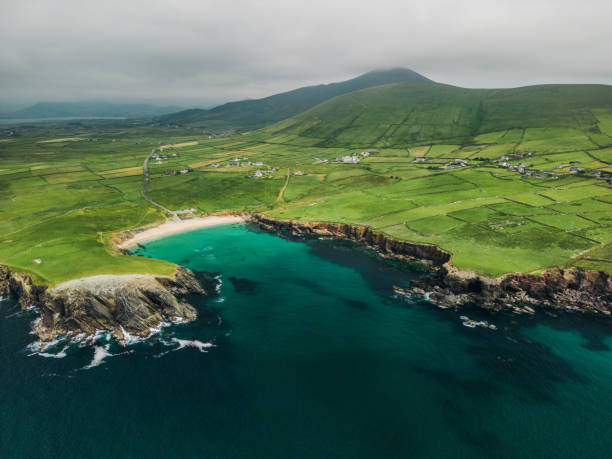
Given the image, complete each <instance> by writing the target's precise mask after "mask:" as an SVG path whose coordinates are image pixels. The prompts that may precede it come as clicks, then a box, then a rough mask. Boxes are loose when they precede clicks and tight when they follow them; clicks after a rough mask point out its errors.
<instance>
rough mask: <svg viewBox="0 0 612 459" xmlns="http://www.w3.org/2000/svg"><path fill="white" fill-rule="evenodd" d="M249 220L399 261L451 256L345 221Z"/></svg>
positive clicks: (433, 261) (437, 262)
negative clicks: (355, 246) (353, 245)
mask: <svg viewBox="0 0 612 459" xmlns="http://www.w3.org/2000/svg"><path fill="white" fill-rule="evenodd" d="M251 222H252V223H255V224H256V225H258V226H260V227H261V228H263V229H265V230H268V231H275V232H287V233H289V234H291V235H293V236H327V237H334V238H338V239H346V240H349V241H354V242H357V243H359V244H360V245H363V246H365V247H367V248H369V249H372V250H375V251H376V252H378V253H379V254H380V255H381V256H384V257H388V258H395V259H399V260H402V261H413V262H419V263H423V264H426V265H430V266H441V265H443V264H444V263H446V262H448V261H449V260H450V258H451V255H450V253H448V252H446V251H444V250H442V249H440V248H438V247H436V246H435V245H430V244H417V243H413V242H407V241H398V240H397V239H393V238H390V237H388V236H386V235H384V234H382V233H378V232H375V231H373V230H372V229H371V228H369V227H367V226H357V225H349V224H346V223H327V222H298V221H295V220H276V219H273V218H269V217H266V216H263V215H254V216H252V217H251Z"/></svg>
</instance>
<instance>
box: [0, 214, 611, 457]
mask: <svg viewBox="0 0 612 459" xmlns="http://www.w3.org/2000/svg"><path fill="white" fill-rule="evenodd" d="M134 255H135V256H149V257H155V258H161V259H165V260H169V261H172V262H175V263H179V264H181V265H184V266H186V267H188V268H190V269H192V270H195V271H207V272H210V273H213V274H214V275H215V276H216V278H217V279H218V280H219V282H220V287H219V288H218V292H217V295H215V296H213V297H211V298H208V299H205V300H203V299H201V298H193V299H192V300H193V301H194V306H196V307H197V308H198V309H199V310H201V311H204V310H206V309H207V308H209V307H212V308H214V310H215V311H216V313H217V315H218V319H217V320H205V318H206V317H205V315H202V317H201V318H200V319H198V320H196V321H195V322H193V323H189V324H179V325H172V326H169V327H167V328H164V329H162V330H161V331H160V333H159V334H158V335H155V336H153V337H152V338H151V339H149V340H147V341H141V342H135V343H133V344H131V345H130V346H128V347H127V348H122V347H121V346H119V345H117V343H114V342H113V341H112V340H110V341H107V340H106V338H101V339H100V341H99V342H98V343H96V346H94V347H93V348H90V347H78V346H68V345H64V343H58V345H57V346H56V347H55V348H54V349H52V350H49V351H48V352H47V354H48V356H42V355H40V353H36V352H34V351H33V350H32V349H31V347H30V348H28V345H29V344H30V343H31V341H32V340H33V337H32V335H29V334H28V330H29V327H30V323H31V322H32V321H33V320H35V318H36V313H35V311H27V312H20V311H19V310H18V307H17V306H16V305H15V303H14V301H13V300H10V299H9V300H4V301H2V302H0V314H1V315H0V337H1V339H0V359H1V362H2V364H1V365H0V387H1V388H2V389H1V390H0V406H1V407H2V411H1V414H0V422H1V425H0V456H2V457H35V456H36V457H40V456H60V455H61V456H62V457H69V458H72V457H74V458H83V457H143V456H147V457H155V458H157V457H159V458H167V457H240V458H243V457H254V458H255V457H257V458H259V457H283V458H286V457H304V458H312V457H351V458H354V457H360V458H361V457H363V458H371V457H436V458H439V457H466V458H467V457H470V458H481V457H482V458H485V457H501V458H505V457H507V458H514V457H542V458H559V457H576V456H578V455H580V456H583V457H607V456H608V454H609V451H610V449H611V448H612V439H611V436H610V435H609V432H610V431H611V430H612V417H611V416H610V413H611V412H612V393H611V392H610V390H609V387H610V381H612V352H611V348H612V337H611V330H610V328H611V327H610V323H609V322H604V321H597V320H594V319H591V318H586V317H580V316H571V315H567V316H562V317H559V318H556V319H553V318H550V317H548V316H546V315H544V314H537V315H536V316H535V317H515V316H512V315H501V314H500V315H496V316H489V315H481V314H479V312H478V311H475V310H469V309H461V310H456V311H455V310H441V309H438V308H436V307H435V306H432V305H430V304H427V303H426V302H421V301H412V300H407V299H405V298H401V297H396V295H395V294H394V292H393V286H394V285H399V286H406V285H408V284H409V282H410V279H414V278H415V277H417V276H419V275H420V273H419V272H417V271H414V270H412V269H411V268H410V267H407V266H402V265H399V264H394V263H390V262H388V261H385V260H381V259H379V258H377V257H376V256H374V255H373V254H370V253H368V252H366V251H364V250H361V249H359V248H358V247H356V246H355V245H353V244H350V243H346V242H342V241H335V240H318V239H309V240H297V239H287V238H281V237H277V236H275V235H272V234H269V233H265V232H261V231H259V230H257V229H255V228H253V227H250V226H248V225H226V226H218V227H212V228H206V229H202V230H197V231H193V232H189V233H182V234H175V235H172V236H169V237H166V238H163V239H158V240H154V241H151V242H149V243H147V244H146V245H145V246H144V248H140V249H138V250H137V251H136V252H135V253H134ZM461 315H468V316H470V317H471V318H474V319H478V320H480V319H486V320H489V321H491V322H492V323H494V324H495V325H496V326H497V330H495V331H494V330H488V329H480V328H476V329H470V328H467V327H464V326H463V325H462V321H461V320H460V316H461ZM62 351H63V353H64V354H65V356H63V355H64V354H62ZM50 356H55V357H56V358H53V357H50ZM96 359H97V360H96Z"/></svg>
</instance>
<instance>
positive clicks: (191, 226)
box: [117, 215, 246, 249]
mask: <svg viewBox="0 0 612 459" xmlns="http://www.w3.org/2000/svg"><path fill="white" fill-rule="evenodd" d="M244 221H246V218H245V217H243V216H240V215H210V216H208V217H198V218H189V219H186V220H171V221H167V222H165V223H162V224H161V225H158V226H156V227H154V228H149V229H147V230H144V231H142V232H140V233H136V234H134V236H133V237H132V238H130V239H128V240H127V241H124V242H122V243H121V244H119V245H118V246H117V247H118V248H120V249H127V248H128V247H131V246H133V245H136V244H138V243H140V242H144V241H149V240H151V239H157V238H160V237H163V236H168V235H170V234H175V233H180V232H183V231H190V230H195V229H198V228H207V227H210V226H217V225H227V224H230V223H242V222H244Z"/></svg>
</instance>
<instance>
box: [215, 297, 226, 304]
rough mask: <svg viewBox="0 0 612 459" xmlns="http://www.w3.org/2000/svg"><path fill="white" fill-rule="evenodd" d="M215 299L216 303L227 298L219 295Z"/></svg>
mask: <svg viewBox="0 0 612 459" xmlns="http://www.w3.org/2000/svg"><path fill="white" fill-rule="evenodd" d="M213 301H214V302H215V303H223V302H224V301H225V298H224V297H222V296H219V297H217V298H215V299H214V300H213Z"/></svg>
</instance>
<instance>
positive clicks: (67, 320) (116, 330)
mask: <svg viewBox="0 0 612 459" xmlns="http://www.w3.org/2000/svg"><path fill="white" fill-rule="evenodd" d="M8 283H9V289H10V291H12V292H13V293H15V294H16V295H17V296H18V298H19V301H20V303H21V305H22V307H24V308H25V307H30V306H37V307H38V309H39V311H40V321H38V322H37V323H36V325H35V331H36V333H37V334H38V336H39V337H40V339H41V340H42V341H50V340H53V339H54V338H55V337H56V336H57V335H62V334H66V333H69V332H72V333H73V334H75V335H78V334H82V333H84V334H86V335H91V334H94V333H96V331H97V330H106V331H110V332H112V333H113V335H114V336H115V337H116V338H117V339H120V340H123V339H126V338H127V337H126V336H125V335H126V333H127V334H130V335H135V336H139V337H144V336H148V335H150V334H151V330H152V329H154V328H156V327H158V326H159V325H160V324H162V323H163V322H166V321H169V320H170V321H184V322H189V321H192V320H194V319H195V318H196V316H197V312H196V309H195V308H194V307H193V306H191V305H189V304H187V303H184V302H182V301H180V300H179V299H178V298H177V296H180V295H187V294H204V293H205V292H204V290H202V288H201V286H200V284H199V283H198V281H197V280H196V279H195V277H194V275H193V273H192V272H191V271H189V270H188V269H185V268H183V267H179V268H178V269H177V272H176V274H175V275H174V276H173V277H167V276H152V275H141V274H127V275H100V276H91V277H84V278H81V279H75V280H72V281H68V282H64V283H61V284H59V285H57V286H55V287H53V288H46V287H44V286H37V285H35V284H34V283H33V282H32V279H31V278H30V277H29V276H27V275H25V274H21V273H12V274H10V276H9V282H8Z"/></svg>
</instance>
